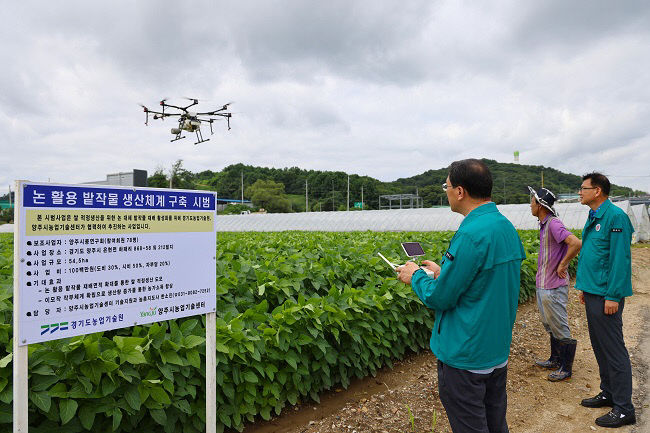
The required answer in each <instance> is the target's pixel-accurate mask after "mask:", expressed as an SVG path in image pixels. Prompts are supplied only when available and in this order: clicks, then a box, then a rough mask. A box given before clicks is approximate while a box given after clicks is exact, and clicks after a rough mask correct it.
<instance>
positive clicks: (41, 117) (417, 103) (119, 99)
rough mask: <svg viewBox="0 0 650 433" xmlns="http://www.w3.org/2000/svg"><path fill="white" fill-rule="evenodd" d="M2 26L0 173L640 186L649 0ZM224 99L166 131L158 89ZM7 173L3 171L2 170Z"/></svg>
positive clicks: (13, 5)
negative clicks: (524, 178)
mask: <svg viewBox="0 0 650 433" xmlns="http://www.w3.org/2000/svg"><path fill="white" fill-rule="evenodd" d="M3 16H4V17H5V19H4V20H3V26H0V38H1V39H0V40H2V41H3V42H2V43H1V44H0V54H1V55H2V58H3V59H4V61H3V62H2V63H3V65H4V66H2V67H1V68H0V83H1V84H0V86H2V91H1V92H0V131H1V134H0V192H3V193H4V192H6V190H7V188H8V185H9V184H10V183H11V184H13V181H14V180H16V179H25V180H31V181H42V182H48V181H51V182H58V183H80V182H87V181H96V180H103V179H105V177H106V174H108V173H116V172H122V171H130V170H132V169H144V170H147V171H148V172H149V174H150V175H151V174H153V172H154V171H155V170H156V169H162V170H164V171H166V172H168V171H169V170H170V169H171V166H172V164H173V163H174V162H175V161H177V160H179V159H182V160H183V167H184V168H185V169H187V170H190V171H193V172H199V171H203V170H213V171H218V170H221V169H223V168H224V167H226V166H228V165H230V164H236V163H244V164H249V165H254V166H265V167H276V168H281V167H294V166H296V167H300V168H304V169H315V170H337V171H345V172H348V173H354V174H359V175H367V176H372V177H375V178H378V179H380V180H383V181H392V180H395V179H397V178H401V177H410V176H414V175H417V174H420V173H422V172H424V171H426V170H429V169H438V168H443V167H446V166H448V165H449V163H451V162H452V161H454V160H458V159H464V158H472V157H474V158H490V159H495V160H497V161H501V162H513V152H514V151H515V150H518V151H519V152H520V162H521V163H523V164H534V165H544V166H547V167H553V168H557V169H559V170H562V171H565V172H568V173H573V174H584V173H587V172H590V171H594V170H597V171H601V172H603V173H605V174H607V175H609V176H610V179H611V181H612V182H613V183H616V184H619V185H625V186H630V187H633V188H636V189H642V190H645V191H650V2H648V1H647V0H639V1H636V0H630V1H625V0H622V1H618V2H613V1H610V0H574V1H570V2H567V1H566V0H561V1H560V0H544V1H541V0H540V1H524V2H522V1H514V0H512V1H511V0H503V1H500V0H497V1H493V0H489V1H482V2H475V1H462V0H460V1H431V0H425V1H415V0H414V1H409V0H399V1H391V0H382V1H381V2H378V1H371V0H368V1H339V0H330V1H327V2H314V1H305V0H303V1H297V0H296V1H289V0H287V1H274V0H265V1H246V0H242V1H237V2H232V1H228V2H226V1H205V2H203V1H188V2H180V3H179V2H177V1H174V2H172V1H167V0H158V1H137V2H132V1H131V2H127V1H120V0H117V1H110V2H90V1H78V2H75V1H67V0H63V1H57V2H42V1H30V0H26V1H21V2H10V3H9V4H7V5H4V6H3ZM183 97H191V98H198V99H199V100H200V101H201V102H200V104H199V105H198V108H199V109H201V110H212V109H215V108H217V107H220V106H222V105H223V104H224V103H227V102H231V101H232V102H233V104H232V105H231V107H230V108H231V111H232V113H233V117H232V120H231V127H232V129H231V130H230V131H228V130H227V128H226V125H225V124H224V123H220V124H219V123H215V125H214V135H212V136H210V131H209V128H208V127H204V128H203V134H204V136H205V138H208V137H209V138H210V141H208V142H205V143H201V144H198V145H194V144H193V143H194V141H195V140H194V137H193V135H191V134H187V138H185V139H184V140H180V141H176V142H173V143H172V142H170V139H171V138H173V136H172V134H171V133H170V128H172V127H174V126H175V125H174V122H173V121H171V120H170V119H166V120H165V121H161V120H152V119H150V121H149V125H148V126H145V125H144V121H145V115H144V112H143V111H142V108H141V107H140V106H139V105H138V104H144V105H146V106H148V107H149V108H151V109H158V108H159V105H158V102H159V101H160V100H161V99H162V98H169V101H168V102H169V103H172V104H173V103H176V104H182V103H184V102H185V100H183V99H182V98H183ZM3 185H5V186H3Z"/></svg>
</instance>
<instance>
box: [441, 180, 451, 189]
mask: <svg viewBox="0 0 650 433" xmlns="http://www.w3.org/2000/svg"><path fill="white" fill-rule="evenodd" d="M447 188H451V185H447V182H445V183H443V184H442V190H443V191H447Z"/></svg>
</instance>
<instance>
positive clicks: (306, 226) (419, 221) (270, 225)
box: [217, 201, 638, 232]
mask: <svg viewBox="0 0 650 433" xmlns="http://www.w3.org/2000/svg"><path fill="white" fill-rule="evenodd" d="M614 204H615V205H617V206H619V207H620V208H622V209H623V210H625V211H626V212H627V213H628V215H630V219H631V221H632V223H633V225H634V227H635V230H637V227H638V224H637V223H636V218H635V217H634V213H633V212H632V210H631V206H630V202H629V201H623V202H615V203H614ZM498 208H499V211H501V213H503V215H504V216H505V217H506V218H508V219H509V220H510V221H511V222H512V224H513V225H514V226H515V227H516V228H517V229H521V230H527V229H528V230H529V229H537V228H539V225H538V223H537V219H536V218H535V217H533V216H532V215H531V213H530V205H529V204H507V205H500V206H498ZM555 209H556V210H557V212H558V216H559V217H560V219H561V220H562V221H563V222H564V225H565V226H566V227H567V228H570V229H582V228H583V227H584V225H585V222H586V221H587V216H588V213H589V209H588V208H587V207H586V206H583V205H581V204H580V203H558V204H557V205H556V206H555ZM462 220H463V217H462V216H461V215H459V214H457V213H454V212H452V211H451V209H450V208H448V207H446V208H420V209H394V210H367V211H349V212H348V211H341V212H302V213H288V214H249V215H223V216H221V215H218V216H217V230H218V231H220V232H242V231H252V232H266V231H270V232H273V231H285V230H303V231H332V232H345V231H365V230H370V231H446V230H456V229H458V226H459V225H460V223H461V221H462Z"/></svg>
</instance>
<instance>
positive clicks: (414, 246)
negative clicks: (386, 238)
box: [402, 242, 424, 257]
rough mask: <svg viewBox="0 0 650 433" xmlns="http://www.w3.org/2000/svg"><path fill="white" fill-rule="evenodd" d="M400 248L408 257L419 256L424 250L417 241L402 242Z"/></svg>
mask: <svg viewBox="0 0 650 433" xmlns="http://www.w3.org/2000/svg"><path fill="white" fill-rule="evenodd" d="M402 249H404V252H405V253H406V255H407V256H409V257H419V256H423V255H424V250H423V249H422V245H420V243H419V242H402Z"/></svg>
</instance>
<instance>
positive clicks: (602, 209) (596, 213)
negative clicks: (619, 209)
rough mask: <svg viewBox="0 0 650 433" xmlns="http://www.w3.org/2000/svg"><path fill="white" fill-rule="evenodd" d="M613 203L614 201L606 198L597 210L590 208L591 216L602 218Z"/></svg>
mask: <svg viewBox="0 0 650 433" xmlns="http://www.w3.org/2000/svg"><path fill="white" fill-rule="evenodd" d="M611 205H612V202H611V201H610V200H609V199H606V200H605V201H604V202H602V203H601V205H600V206H598V209H596V210H595V211H594V210H593V209H590V210H589V218H602V217H603V215H604V214H605V212H607V209H609V207H610V206H611Z"/></svg>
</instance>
